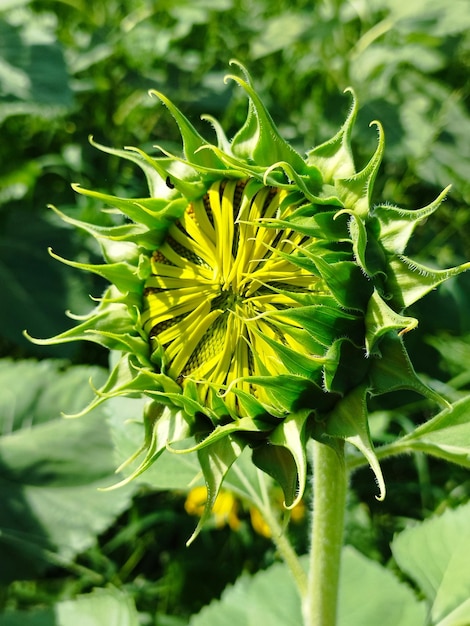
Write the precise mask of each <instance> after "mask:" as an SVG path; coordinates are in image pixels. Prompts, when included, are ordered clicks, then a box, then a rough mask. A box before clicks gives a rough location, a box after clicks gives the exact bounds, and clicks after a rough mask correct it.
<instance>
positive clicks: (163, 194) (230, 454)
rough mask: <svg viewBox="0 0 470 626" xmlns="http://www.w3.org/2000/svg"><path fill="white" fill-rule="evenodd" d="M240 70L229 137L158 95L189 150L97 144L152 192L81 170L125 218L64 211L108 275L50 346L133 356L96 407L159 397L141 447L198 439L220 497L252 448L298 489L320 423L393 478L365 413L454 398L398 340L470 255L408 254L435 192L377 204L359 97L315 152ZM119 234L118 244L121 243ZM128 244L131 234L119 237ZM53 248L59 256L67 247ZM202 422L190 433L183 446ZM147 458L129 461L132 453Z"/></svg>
mask: <svg viewBox="0 0 470 626" xmlns="http://www.w3.org/2000/svg"><path fill="white" fill-rule="evenodd" d="M240 68H241V70H242V73H243V77H240V76H238V75H230V76H227V78H226V80H233V81H235V82H236V83H238V85H240V86H241V87H242V88H243V90H244V91H245V92H246V94H247V96H248V99H249V108H248V115H247V118H246V121H245V123H244V125H243V126H242V128H241V129H240V130H239V131H238V132H237V133H236V134H235V136H234V137H233V139H232V141H230V142H229V141H228V139H227V138H226V136H225V134H224V132H223V130H222V129H221V128H220V126H219V124H218V123H217V121H216V120H213V119H212V118H210V119H209V121H211V123H212V124H213V126H214V128H215V132H216V137H217V141H216V143H214V144H213V143H210V142H208V141H206V140H205V139H204V138H203V137H202V136H201V135H200V134H199V133H198V132H197V131H196V129H195V128H194V127H193V126H192V125H191V123H190V122H189V120H188V119H187V118H186V117H185V116H184V115H183V114H182V113H181V111H179V109H177V108H176V107H175V105H174V104H173V103H172V102H171V101H169V100H168V99H167V98H166V97H165V96H163V95H162V94H160V93H157V92H151V94H152V95H154V96H156V97H157V98H158V99H159V100H161V101H162V102H163V103H164V104H165V105H166V106H167V107H168V109H169V111H170V113H171V114H172V116H173V117H174V119H175V121H176V123H177V124H178V126H179V129H180V132H181V136H182V141H183V155H182V156H178V155H173V154H169V153H168V152H166V151H165V150H163V148H160V151H161V153H162V156H150V155H148V154H147V153H145V152H143V151H141V150H139V149H137V148H128V149H126V150H114V149H110V148H106V147H104V146H100V145H98V144H96V143H94V142H92V143H94V145H96V146H97V147H98V148H100V149H102V150H104V151H106V152H108V153H110V154H114V155H118V156H120V157H122V158H125V159H128V160H130V161H132V162H134V163H136V164H137V165H139V166H140V167H141V168H142V170H143V171H144V172H145V174H146V177H147V181H148V183H149V197H146V198H137V199H127V198H118V197H114V196H110V195H106V194H103V193H99V192H96V191H92V190H87V189H83V188H81V187H79V186H78V185H75V189H76V191H77V192H78V193H81V194H84V195H86V196H91V197H93V198H98V199H100V200H101V201H103V202H104V203H105V204H107V205H110V206H112V207H113V208H115V209H118V210H119V211H121V212H122V213H123V215H124V216H125V217H126V218H127V219H126V220H123V223H122V225H119V226H114V227H109V228H105V227H102V226H97V225H93V224H88V223H86V224H85V223H83V222H79V221H77V220H74V219H73V218H71V217H68V216H65V215H62V214H61V215H62V217H63V219H64V220H65V221H67V222H69V223H71V224H73V225H75V226H77V227H79V228H82V229H85V230H86V231H88V232H89V233H91V234H92V235H94V236H95V237H96V239H97V240H98V241H99V242H100V243H101V245H102V249H103V255H104V259H105V262H104V263H103V264H100V265H88V264H84V263H77V262H72V261H65V260H64V259H61V260H63V261H64V262H65V263H68V264H69V265H71V266H73V267H77V268H80V269H82V270H85V271H91V272H95V273H97V274H99V275H101V276H103V277H104V278H106V279H107V280H108V281H109V283H110V287H109V288H108V289H107V290H106V292H105V293H104V295H103V297H102V298H101V299H100V301H99V304H98V306H97V307H96V309H95V310H94V311H92V312H91V313H90V314H89V316H88V317H87V318H86V319H84V320H83V321H82V322H81V323H80V324H79V325H78V326H76V327H75V328H73V329H72V330H69V331H67V332H65V333H63V334H61V335H58V336H57V337H54V338H52V339H49V340H46V341H44V343H60V342H64V341H72V340H90V341H95V342H98V343H100V344H102V345H104V346H106V347H107V348H109V349H111V350H117V351H119V353H120V354H121V358H120V360H119V362H118V363H117V365H116V366H115V368H114V370H113V371H112V372H111V374H110V376H109V380H108V382H107V383H106V384H105V386H104V387H103V388H102V389H101V390H99V392H98V396H97V399H96V400H95V402H94V403H93V404H92V405H91V406H95V405H96V404H98V403H100V402H103V401H104V400H106V399H107V398H112V397H115V396H121V395H128V394H136V393H139V394H145V395H146V396H148V397H149V399H150V403H149V405H148V407H147V411H146V414H145V416H144V427H145V435H144V443H143V446H142V448H141V449H140V450H138V451H137V452H136V454H135V455H134V457H135V458H137V457H139V456H140V455H142V457H143V458H142V459H141V462H140V464H139V466H138V467H137V469H136V470H135V471H134V472H133V473H132V475H131V476H130V477H129V479H131V478H133V477H135V476H137V475H139V474H140V473H142V472H143V471H145V469H147V468H148V467H149V466H150V465H151V464H152V463H153V462H154V461H155V460H156V459H157V458H158V457H159V455H160V454H161V452H162V451H163V450H165V449H166V448H169V449H171V450H173V451H174V452H175V453H184V452H187V451H197V453H198V456H199V460H200V463H201V466H202V470H203V472H204V476H205V479H206V485H207V492H208V503H207V507H206V510H207V512H208V511H209V510H210V508H211V506H212V504H213V503H214V502H215V499H216V497H217V493H218V491H219V489H220V486H221V484H222V481H223V478H224V476H225V474H226V472H227V471H228V469H229V468H230V466H231V465H232V463H233V462H234V461H236V459H237V457H238V456H239V455H240V453H241V452H242V451H243V449H244V448H245V447H247V446H249V447H250V448H251V449H252V458H253V462H254V463H255V464H256V465H257V466H258V467H259V468H260V469H262V470H264V471H265V472H267V473H268V474H270V475H271V476H272V477H274V478H275V479H276V480H277V481H278V482H279V483H280V485H281V486H282V488H283V490H284V497H285V504H286V506H287V507H289V508H292V507H294V506H295V505H296V504H297V503H298V502H299V501H300V499H301V497H302V493H303V490H304V485H305V480H306V471H307V470H306V465H307V464H306V446H307V443H308V441H309V439H311V438H312V437H314V438H316V439H318V440H320V441H324V442H326V443H329V444H330V445H334V442H335V440H336V439H338V438H341V439H346V440H347V441H349V442H350V443H352V444H353V445H355V446H357V447H358V448H359V449H360V450H361V451H362V453H363V454H364V455H365V456H366V457H367V459H368V460H369V462H370V464H371V466H372V468H373V469H374V471H375V473H376V475H377V478H378V481H379V485H380V489H381V495H383V493H384V485H383V481H382V477H381V473H380V467H379V466H378V463H377V460H376V457H375V455H374V451H373V447H372V443H371V441H370V436H369V428H368V421H367V405H366V401H367V397H368V396H369V395H378V394H381V393H385V392H389V391H393V390H398V389H412V390H414V391H417V392H418V393H421V394H423V395H425V396H427V397H430V398H432V399H435V400H437V401H440V402H442V400H441V399H440V398H439V397H438V396H437V394H436V393H435V392H434V391H432V390H431V389H429V388H428V387H426V386H425V385H424V384H423V383H422V382H421V381H420V380H419V378H418V377H417V375H416V374H415V372H414V370H413V367H412V365H411V363H410V361H409V358H408V355H407V352H406V349H405V346H404V343H403V340H402V337H403V335H404V334H405V333H406V332H408V331H410V330H411V329H413V328H414V327H415V326H416V325H417V320H416V319H414V318H412V317H407V316H405V315H404V311H405V310H406V308H407V307H409V306H410V305H411V304H413V303H414V302H416V301H417V300H419V299H420V298H421V297H423V296H424V295H425V294H426V293H427V292H428V291H430V290H431V289H433V288H435V287H436V286H437V285H439V284H440V283H441V282H443V281H444V280H446V279H447V278H449V277H451V276H455V275H457V274H459V273H460V272H462V271H464V270H466V269H468V268H469V267H470V264H469V263H467V264H465V265H461V266H459V267H455V268H452V269H448V270H444V271H436V270H433V269H430V268H427V267H423V266H421V265H419V264H418V263H416V262H415V261H412V260H410V259H409V258H408V257H406V256H405V254H404V252H405V247H406V245H407V243H408V240H409V238H410V237H411V235H412V234H413V230H414V228H415V227H416V225H417V224H418V223H419V222H420V221H422V220H423V219H424V218H427V217H428V216H429V215H431V214H432V213H433V212H434V211H435V210H436V209H437V208H438V206H439V204H440V203H441V202H442V200H443V199H444V198H445V195H446V192H447V190H445V191H444V192H443V193H442V194H441V195H440V196H439V197H438V198H437V199H436V200H435V201H434V202H432V203H431V204H430V205H428V206H426V207H424V208H421V209H417V210H404V209H401V208H398V207H395V206H392V205H390V204H378V205H372V204H371V196H372V189H373V184H374V179H375V177H376V174H377V171H378V168H379V166H380V162H381V158H382V152H383V147H384V138H383V132H382V128H381V126H380V124H379V123H378V122H374V124H375V125H376V126H377V128H378V145H377V149H376V151H375V153H374V154H373V156H372V158H371V159H370V161H369V163H368V164H367V165H366V166H365V167H364V168H363V169H362V170H360V171H356V168H355V165H354V161H353V157H352V154H351V145H350V137H351V132H352V128H353V124H354V120H355V117H356V111H357V105H356V101H355V98H354V94H353V93H352V91H351V90H349V92H350V96H351V97H352V106H351V109H350V112H349V115H348V117H347V119H346V121H345V123H344V125H343V126H342V128H341V129H340V130H339V132H338V133H337V134H336V135H335V136H334V137H333V138H332V139H330V140H329V141H327V142H325V143H323V144H321V145H319V146H317V147H315V148H314V149H312V150H311V151H310V152H308V153H307V155H306V158H303V157H302V156H301V155H300V154H298V153H297V152H296V151H295V150H294V149H293V148H292V147H291V146H290V145H289V144H288V143H286V142H285V141H284V140H283V139H282V137H281V136H280V134H279V131H278V130H277V128H276V126H275V124H274V122H273V120H272V119H271V117H270V115H269V113H268V111H267V110H266V108H265V107H264V105H263V103H262V101H261V100H260V98H259V96H258V94H257V93H256V91H255V90H254V88H253V86H252V83H251V79H250V77H249V75H248V74H247V72H246V71H245V70H244V68H243V67H241V66H240ZM116 244H119V245H116ZM122 244H125V245H122ZM54 256H55V255H54ZM189 437H192V438H193V441H194V445H192V446H191V447H190V448H187V447H186V448H184V447H183V448H182V447H181V444H182V442H183V441H184V442H185V443H186V442H187V440H188V438H189ZM134 457H133V458H134Z"/></svg>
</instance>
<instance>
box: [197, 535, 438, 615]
mask: <svg viewBox="0 0 470 626" xmlns="http://www.w3.org/2000/svg"><path fill="white" fill-rule="evenodd" d="M304 562H305V561H304ZM300 607H301V601H300V598H299V596H298V593H297V590H296V588H295V586H294V582H293V579H292V576H291V575H290V573H289V571H288V570H287V568H286V566H285V565H284V564H275V565H272V566H271V567H269V568H268V569H267V570H264V571H262V572H259V573H258V574H255V575H254V576H248V575H243V576H242V577H241V578H240V579H239V580H237V582H236V583H235V584H234V585H233V587H229V588H227V589H226V590H225V591H224V593H223V594H222V598H221V599H220V600H218V601H214V602H212V603H211V604H210V605H209V606H206V607H204V608H203V609H202V611H201V612H200V613H198V614H197V615H195V616H193V617H192V619H191V620H190V622H189V626H232V625H234V624H237V625H238V624H243V626H257V625H258V624H269V626H299V624H302V623H303V620H302V615H301V611H300ZM425 616H426V610H425V606H424V604H423V603H420V602H418V601H417V600H416V598H415V596H414V594H413V592H412V591H411V590H410V589H409V587H408V586H406V585H405V584H403V583H402V582H400V581H399V580H398V579H397V578H396V577H395V576H394V575H393V573H392V572H390V571H389V570H386V569H385V568H383V567H382V566H381V565H379V564H378V563H376V562H374V561H370V560H369V559H367V558H366V557H364V556H363V555H361V554H360V553H358V552H357V551H356V550H354V549H353V548H350V547H346V548H344V549H343V555H342V569H341V578H340V591H339V614H338V626H377V624H380V625H381V626H398V625H399V626H424V624H425Z"/></svg>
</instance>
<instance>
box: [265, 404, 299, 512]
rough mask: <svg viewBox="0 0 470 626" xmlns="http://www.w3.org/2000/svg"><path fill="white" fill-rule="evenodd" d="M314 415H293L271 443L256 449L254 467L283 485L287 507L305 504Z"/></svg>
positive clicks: (272, 435)
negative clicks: (309, 427)
mask: <svg viewBox="0 0 470 626" xmlns="http://www.w3.org/2000/svg"><path fill="white" fill-rule="evenodd" d="M309 415H310V411H301V412H299V413H291V414H290V415H288V417H286V418H285V419H284V420H283V421H282V422H281V424H279V426H277V427H276V428H275V429H274V430H273V432H272V433H271V434H270V435H269V437H268V443H263V444H260V445H259V446H257V447H255V448H254V449H253V463H255V465H256V466H257V467H259V468H260V469H262V470H263V471H264V472H266V473H267V474H269V475H270V476H272V477H273V478H274V479H275V480H277V482H278V483H279V484H280V485H281V487H282V490H283V492H284V499H285V502H284V503H285V506H286V507H287V508H293V507H294V506H296V504H298V503H299V501H300V500H301V498H302V496H303V493H304V489H305V482H306V479H307V458H306V454H305V450H306V446H307V438H308V436H307V432H306V423H307V419H308V417H309Z"/></svg>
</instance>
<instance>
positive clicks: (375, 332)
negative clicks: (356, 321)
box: [365, 291, 418, 354]
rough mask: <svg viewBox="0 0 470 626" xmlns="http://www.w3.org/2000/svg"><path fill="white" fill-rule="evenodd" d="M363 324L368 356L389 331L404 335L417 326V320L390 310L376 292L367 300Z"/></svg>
mask: <svg viewBox="0 0 470 626" xmlns="http://www.w3.org/2000/svg"><path fill="white" fill-rule="evenodd" d="M365 322H366V348H367V352H368V354H370V353H371V352H373V350H374V347H375V345H376V343H377V341H378V340H379V338H380V337H382V336H383V335H385V334H386V333H388V332H390V331H391V330H400V331H402V333H405V332H408V331H410V330H413V328H416V326H417V325H418V320H417V319H415V318H414V317H405V316H403V315H400V314H399V313H396V312H395V311H394V310H393V309H391V308H390V307H389V306H388V305H387V303H386V302H384V301H383V300H382V298H381V297H380V296H379V294H378V293H377V291H374V293H373V294H372V296H371V298H370V300H369V304H368V306H367V312H366V318H365Z"/></svg>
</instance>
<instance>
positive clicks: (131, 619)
mask: <svg viewBox="0 0 470 626" xmlns="http://www.w3.org/2000/svg"><path fill="white" fill-rule="evenodd" d="M0 618H1V622H2V626H77V625H78V624H80V626H103V625H104V624H109V625H111V624H113V626H139V624H140V621H139V617H138V614H137V610H136V608H135V605H134V602H133V600H132V598H131V596H130V595H128V594H126V593H124V592H122V591H118V590H117V589H113V588H110V589H95V590H94V591H93V592H92V593H89V594H86V595H81V596H78V597H77V598H76V599H74V600H67V601H65V602H59V603H58V604H55V605H54V606H53V607H52V608H50V609H38V610H35V611H28V612H25V611H8V612H6V613H3V614H2V615H0Z"/></svg>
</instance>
